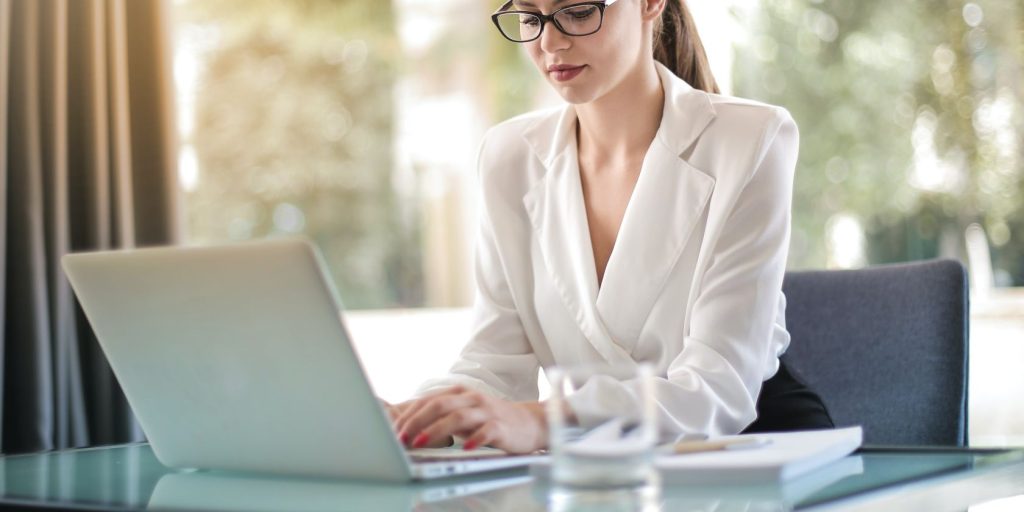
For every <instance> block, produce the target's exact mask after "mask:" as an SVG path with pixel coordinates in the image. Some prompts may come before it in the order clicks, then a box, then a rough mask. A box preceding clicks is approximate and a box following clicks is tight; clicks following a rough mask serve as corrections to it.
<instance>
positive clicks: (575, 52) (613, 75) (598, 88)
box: [514, 0, 651, 104]
mask: <svg viewBox="0 0 1024 512" xmlns="http://www.w3.org/2000/svg"><path fill="white" fill-rule="evenodd" d="M580 1H581V0H561V1H560V0H524V1H523V2H522V3H520V2H519V1H518V0H517V1H516V2H515V4H514V8H515V9H521V10H528V11H535V12H536V11H539V12H541V13H543V14H550V13H552V12H553V11H555V10H558V9H561V8H564V7H567V6H570V5H574V4H577V3H579V2H580ZM645 3H646V2H644V1H643V0H619V1H618V2H615V3H614V4H612V5H610V6H608V7H607V8H606V9H605V15H604V23H603V24H602V25H601V29H600V30H598V31H597V32H596V33H593V34H591V35H588V36H567V35H565V34H563V33H562V32H561V31H559V30H558V28H557V27H555V25H554V23H550V22H549V23H547V24H546V26H545V27H544V31H543V32H542V33H541V36H540V38H538V39H536V40H534V41H530V42H528V43H524V46H525V47H526V50H527V53H529V55H530V59H531V60H533V63H534V64H535V65H536V66H537V69H538V70H540V72H541V74H542V75H544V77H545V78H546V79H547V81H548V83H550V84H551V86H552V87H554V88H555V91H557V92H558V94H559V95H561V96H562V98H563V99H565V101H567V102H569V103H573V104H580V103H589V102H591V101H594V100H596V99H599V98H601V97H602V96H604V95H605V94H607V93H608V92H609V91H611V90H613V89H615V88H616V87H617V86H618V85H619V84H621V83H622V82H623V80H624V79H625V78H626V77H627V76H629V74H630V73H632V72H633V71H634V70H635V69H637V67H638V66H639V65H640V64H641V63H644V62H646V60H650V58H651V57H650V55H651V50H650V48H648V46H650V43H649V41H645V37H644V34H643V30H642V27H643V17H642V15H641V5H642V4H645ZM597 15H598V14H597V13H596V12H595V13H594V16H597ZM647 38H649V36H647ZM645 56H646V60H645V59H644V57H645Z"/></svg>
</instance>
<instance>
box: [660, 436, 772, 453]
mask: <svg viewBox="0 0 1024 512" xmlns="http://www.w3.org/2000/svg"><path fill="white" fill-rule="evenodd" d="M770 443H771V439H767V438H763V437H751V438H746V439H726V440H722V441H683V442H680V443H676V444H674V445H672V453H676V454H683V453H700V452H713V451H719V450H746V449H749V448H758V447H761V446H765V445H768V444H770Z"/></svg>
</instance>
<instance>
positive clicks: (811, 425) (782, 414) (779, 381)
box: [743, 361, 835, 434]
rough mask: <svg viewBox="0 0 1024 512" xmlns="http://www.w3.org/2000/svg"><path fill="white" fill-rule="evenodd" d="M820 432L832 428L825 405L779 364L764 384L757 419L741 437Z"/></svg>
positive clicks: (758, 401) (782, 364)
mask: <svg viewBox="0 0 1024 512" xmlns="http://www.w3.org/2000/svg"><path fill="white" fill-rule="evenodd" d="M823 428H835V423H834V422H833V421H832V416H830V415H829V413H828V409H827V408H826V407H825V403H824V402H823V401H822V400H821V397H819V396H818V395H817V393H815V392H814V391H811V389H810V388H809V387H807V385H806V384H804V382H803V380H802V379H799V378H798V376H796V375H793V373H792V372H791V371H790V370H789V368H787V367H786V363H785V362H783V361H779V371H778V373H776V374H775V375H774V376H773V377H772V378H770V379H768V380H766V381H765V382H764V384H763V385H762V387H761V394H760V395H759V396H758V397H757V419H756V420H754V422H753V423H751V424H750V426H748V427H747V428H746V429H745V430H744V431H743V433H745V434H752V433H756V432H785V431H789V430H812V429H823Z"/></svg>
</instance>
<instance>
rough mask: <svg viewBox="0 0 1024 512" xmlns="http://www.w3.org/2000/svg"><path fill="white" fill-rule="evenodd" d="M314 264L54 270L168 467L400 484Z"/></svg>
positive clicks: (212, 256)
mask: <svg viewBox="0 0 1024 512" xmlns="http://www.w3.org/2000/svg"><path fill="white" fill-rule="evenodd" d="M320 260H321V257H320V256H319V252H318V251H317V250H316V249H315V247H313V246H312V245H311V244H309V243H307V242H304V241H300V240H274V241H260V242H252V243H246V244H239V245H233V246H222V247H204V248H180V247H171V248H152V249H139V250H130V251H118V252H97V253H80V254H71V255H68V256H65V257H64V258H63V260H62V263H63V265H64V268H65V271H66V273H67V275H68V278H69V279H70V281H71V284H72V287H73V288H74V290H75V292H76V294H77V295H78V298H79V300H80V302H81V304H82V308H83V310H84V311H85V314H86V316H87V317H88V319H89V321H90V323H91V324H92V326H93V329H94V330H95V332H96V334H97V337H98V339H99V343H100V346H101V347H102V349H103V352H104V354H105V355H106V357H107V359H108V361H109V362H110V365H111V368H112V369H113V371H114V374H115V375H116V377H117V379H118V381H119V382H120V384H121V386H122V388H123V389H124V392H125V395H126V396H127V398H128V402H129V404H130V405H131V407H132V409H133V410H134V411H135V414H136V416H137V417H138V420H139V423H140V424H141V426H142V429H143V431H144V432H145V433H146V436H147V437H148V438H149V441H150V443H151V445H152V447H153V451H154V453H155V454H156V456H157V458H158V459H159V460H160V461H161V462H162V463H164V464H165V465H168V466H172V467H196V468H211V469H229V470H245V471H263V472H268V471H270V472H275V473H290V474H303V475H318V476H334V477H355V478H371V479H377V480H390V481H405V480H409V479H411V478H412V473H411V470H410V467H409V463H408V459H407V457H406V455H405V453H404V450H403V449H402V447H401V446H400V445H399V444H398V443H397V441H396V440H395V438H394V434H393V432H392V428H391V425H390V422H389V420H388V418H387V416H386V414H385V413H384V411H383V410H382V408H381V406H380V403H379V402H378V401H377V399H376V397H375V396H374V393H373V391H372V390H371V388H370V386H369V383H368V381H367V379H366V376H365V374H364V371H363V368H362V367H361V366H360V363H359V359H358V357H357V356H356V354H355V352H354V350H353V348H352V345H351V343H350V342H349V338H348V334H347V332H346V329H345V326H344V324H343V322H342V319H341V316H340V301H339V299H338V297H337V294H336V292H335V291H334V290H333V288H332V285H331V283H330V280H329V279H327V278H326V276H325V275H324V271H323V268H324V266H323V264H322V263H321V261H320Z"/></svg>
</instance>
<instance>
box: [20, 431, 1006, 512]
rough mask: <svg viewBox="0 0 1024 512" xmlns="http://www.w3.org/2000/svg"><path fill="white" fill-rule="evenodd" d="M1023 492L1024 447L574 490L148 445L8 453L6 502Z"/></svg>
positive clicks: (829, 500)
mask: <svg viewBox="0 0 1024 512" xmlns="http://www.w3.org/2000/svg"><path fill="white" fill-rule="evenodd" d="M1018 494H1024V450H1003V451H995V450H983V451H978V450H900V449H881V448H877V449H865V450H862V451H861V452H859V453H858V454H857V455H854V456H851V457H848V458H846V459H844V460H842V461H839V462H838V463H836V464H833V465H831V466H828V467H826V468H823V469H822V470H820V471H816V472H814V473H811V474H809V475H806V476H803V477H800V478H798V479H795V480H791V481H789V482H787V483H786V484H784V485H781V486H779V485H762V486H750V485H723V486H720V487H715V486H700V487H686V486H667V487H665V488H662V489H657V488H654V489H645V490H641V491H637V492H611V491H609V492H604V493H601V492H590V493H577V494H571V493H570V494H566V493H562V492H559V491H556V490H552V489H549V488H548V487H547V486H546V485H545V484H544V483H542V482H539V481H535V480H534V479H533V478H531V476H530V474H529V472H528V471H527V470H525V469H518V470H510V471H503V472H497V473H491V474H487V475H476V476H472V477H462V478H453V479H448V480H442V481H436V482H429V483H415V484H408V485H395V484H381V483H372V482H357V481H337V480H310V479H296V478H281V477H273V476H265V475H252V474H237V473H225V472H208V471H179V470H174V469H169V468H166V467H164V466H163V465H161V464H160V462H159V461H157V460H156V458H155V457H154V456H153V452H152V451H151V450H150V448H149V445H147V444H132V445H120V446H111V447H104V448H91V449H83V450H68V451H62V452H49V453H41V454H31V455H15V456H7V457H0V504H17V505H22V506H25V507H48V508H52V507H60V508H81V509H96V508H107V509H122V510H140V509H149V510H225V511H226V510H257V511H259V510H295V511H317V510H347V511H364V510H365V511H389V510H396V511H400V510H516V511H520V510H524V511H530V510H578V509H584V510H586V509H593V510H603V511H604V510H645V511H646V510H707V511H725V510H744V511H754V510H756V511H762V510H764V511H768V510H794V509H828V510H832V509H835V510H847V509H863V510H876V509H900V508H904V509H905V508H906V507H910V508H912V509H920V510H963V509H965V508H966V507H967V506H969V505H972V504H976V503H980V502H984V501H988V500H994V499H998V498H1004V497H1007V496H1014V495H1018Z"/></svg>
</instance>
